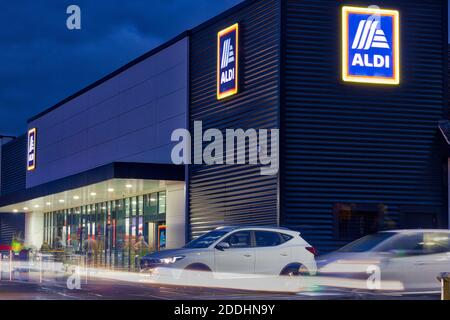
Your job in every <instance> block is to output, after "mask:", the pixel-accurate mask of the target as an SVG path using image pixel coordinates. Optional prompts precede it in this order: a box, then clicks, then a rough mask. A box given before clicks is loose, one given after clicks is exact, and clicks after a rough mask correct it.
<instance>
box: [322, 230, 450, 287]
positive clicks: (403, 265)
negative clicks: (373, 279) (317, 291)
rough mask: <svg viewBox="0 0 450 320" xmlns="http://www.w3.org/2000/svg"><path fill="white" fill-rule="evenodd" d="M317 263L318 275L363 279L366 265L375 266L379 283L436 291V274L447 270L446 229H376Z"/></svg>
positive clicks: (449, 254) (449, 258) (448, 239)
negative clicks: (385, 282)
mask: <svg viewBox="0 0 450 320" xmlns="http://www.w3.org/2000/svg"><path fill="white" fill-rule="evenodd" d="M317 263H318V268H319V274H320V275H321V276H330V277H333V276H334V277H340V278H343V277H344V278H346V277H348V278H349V279H364V278H365V279H367V277H368V274H369V272H368V269H367V268H369V267H370V266H377V267H379V270H380V272H381V273H380V275H381V284H383V281H399V282H401V283H402V284H403V287H404V290H406V291H418V290H424V291H438V290H439V288H440V284H439V282H438V281H437V280H436V278H437V276H438V275H439V274H440V273H442V272H449V271H450V230H393V231H384V232H379V233H376V234H373V235H368V236H366V237H363V238H361V239H359V240H356V241H354V242H352V243H350V244H348V245H347V246H345V247H343V248H341V249H339V250H338V251H336V252H334V253H331V254H328V255H324V256H323V257H320V258H318V261H317ZM381 289H383V287H381Z"/></svg>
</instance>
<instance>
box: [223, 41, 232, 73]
mask: <svg viewBox="0 0 450 320" xmlns="http://www.w3.org/2000/svg"><path fill="white" fill-rule="evenodd" d="M233 62H234V48H233V45H232V44H231V39H227V40H225V42H224V45H223V49H222V65H221V69H225V68H227V67H228V65H229V64H230V63H233Z"/></svg>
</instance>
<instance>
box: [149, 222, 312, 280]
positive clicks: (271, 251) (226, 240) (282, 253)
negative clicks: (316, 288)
mask: <svg viewBox="0 0 450 320" xmlns="http://www.w3.org/2000/svg"><path fill="white" fill-rule="evenodd" d="M158 267H167V268H174V269H179V270H196V271H212V272H214V273H226V274H257V275H286V276H298V275H313V274H315V272H316V263H315V249H314V248H313V247H312V246H310V245H309V244H308V243H307V242H306V241H305V240H303V239H302V237H301V236H300V234H299V233H298V232H295V231H291V230H289V229H285V228H262V227H221V228H217V229H215V230H213V231H211V232H208V233H206V234H204V235H202V236H201V237H199V238H197V239H195V240H193V241H191V242H190V243H188V244H187V245H186V246H185V247H183V248H180V249H173V250H164V251H161V252H157V253H153V254H150V255H147V256H145V257H143V258H142V260H141V270H143V271H145V270H147V271H152V270H154V269H156V268H158Z"/></svg>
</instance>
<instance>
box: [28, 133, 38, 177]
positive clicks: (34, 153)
mask: <svg viewBox="0 0 450 320" xmlns="http://www.w3.org/2000/svg"><path fill="white" fill-rule="evenodd" d="M32 134H34V150H33V155H34V160H33V165H32V166H30V165H29V163H30V162H29V159H28V157H29V155H30V154H29V149H28V148H29V147H30V136H31V135H32ZM36 140H37V129H36V128H33V129H30V130H28V140H27V171H33V170H34V169H36V142H37V141H36Z"/></svg>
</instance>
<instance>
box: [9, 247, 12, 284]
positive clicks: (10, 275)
mask: <svg viewBox="0 0 450 320" xmlns="http://www.w3.org/2000/svg"><path fill="white" fill-rule="evenodd" d="M9 281H12V251H11V250H10V251H9Z"/></svg>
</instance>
